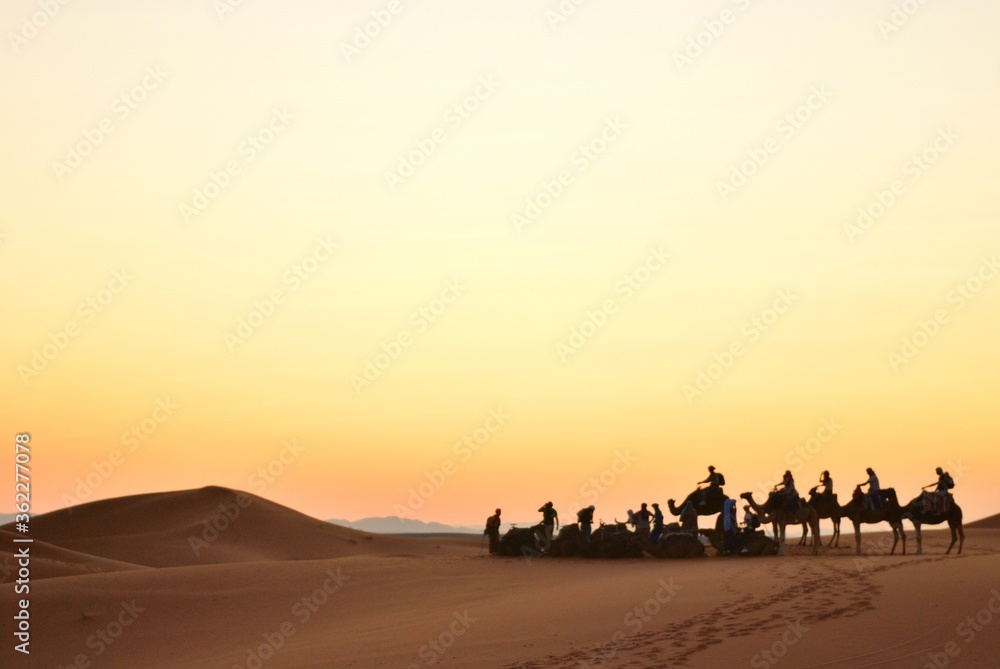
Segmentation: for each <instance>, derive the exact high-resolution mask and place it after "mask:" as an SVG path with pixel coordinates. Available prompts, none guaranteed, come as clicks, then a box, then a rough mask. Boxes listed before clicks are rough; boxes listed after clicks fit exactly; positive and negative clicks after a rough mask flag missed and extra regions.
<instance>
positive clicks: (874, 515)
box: [840, 488, 906, 555]
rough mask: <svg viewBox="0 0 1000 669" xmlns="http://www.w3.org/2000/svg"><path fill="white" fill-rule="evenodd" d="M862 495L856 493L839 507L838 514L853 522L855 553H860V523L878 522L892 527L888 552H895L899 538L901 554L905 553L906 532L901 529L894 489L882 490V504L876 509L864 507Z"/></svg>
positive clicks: (872, 523)
mask: <svg viewBox="0 0 1000 669" xmlns="http://www.w3.org/2000/svg"><path fill="white" fill-rule="evenodd" d="M864 497H865V496H864V495H857V494H855V496H854V497H853V498H852V499H851V501H850V502H848V503H847V504H845V505H844V506H842V507H840V516H841V517H842V518H849V519H850V521H851V522H852V523H854V547H855V555H861V524H862V523H865V524H868V525H877V524H878V523H883V522H885V523H889V527H891V528H892V550H890V551H889V554H890V555H892V554H893V553H895V552H896V544H897V543H899V541H900V540H902V542H903V555H906V533H905V532H904V531H903V510H902V509H901V508H900V506H899V500H898V499H897V498H896V491H895V490H894V489H893V488H886V489H884V490H883V491H882V506H881V508H878V509H865V508H864V504H863V500H864Z"/></svg>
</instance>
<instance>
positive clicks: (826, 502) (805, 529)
mask: <svg viewBox="0 0 1000 669" xmlns="http://www.w3.org/2000/svg"><path fill="white" fill-rule="evenodd" d="M816 487H819V486H816ZM816 487H814V488H812V489H811V490H810V491H809V506H811V507H812V508H814V509H816V515H817V516H818V517H819V519H820V520H823V519H824V518H829V519H830V520H832V521H833V536H831V537H830V543H828V544H827V547H830V546H834V545H836V546H837V547H839V546H840V504H839V503H838V502H837V496H836V495H817V494H816ZM808 537H809V526H808V525H807V524H805V523H803V524H802V541H800V542H799V545H800V546H802V545H804V544H805V543H806V539H807V538H808Z"/></svg>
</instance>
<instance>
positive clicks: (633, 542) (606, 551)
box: [590, 521, 642, 558]
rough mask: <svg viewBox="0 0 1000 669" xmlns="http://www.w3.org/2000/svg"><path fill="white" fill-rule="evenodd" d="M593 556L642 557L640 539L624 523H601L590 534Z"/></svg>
mask: <svg viewBox="0 0 1000 669" xmlns="http://www.w3.org/2000/svg"><path fill="white" fill-rule="evenodd" d="M590 548H591V555H592V556H593V557H602V558H623V557H642V541H641V540H640V539H639V537H638V536H637V535H636V534H635V532H632V531H630V530H629V529H628V526H627V525H626V524H625V523H620V522H618V521H615V522H614V523H609V524H605V523H601V526H600V527H598V528H597V529H596V530H594V532H593V534H591V535H590Z"/></svg>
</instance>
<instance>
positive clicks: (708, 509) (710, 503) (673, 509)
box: [667, 486, 729, 516]
mask: <svg viewBox="0 0 1000 669" xmlns="http://www.w3.org/2000/svg"><path fill="white" fill-rule="evenodd" d="M702 491H705V492H704V493H702ZM713 491H715V492H713ZM702 494H704V495H705V503H704V504H699V502H700V501H701V496H702ZM727 499H729V498H728V497H726V494H725V493H724V492H722V488H712V487H711V486H710V487H708V488H698V489H697V490H695V491H694V492H692V493H691V494H690V495H688V496H687V497H685V498H684V501H683V502H681V505H680V506H676V505H675V504H674V500H672V499H668V500H667V507H668V508H669V509H670V513H672V514H673V515H675V516H679V515H681V510H683V509H684V505H686V504H687V503H688V502H694V508H695V509H697V510H698V515H699V516H712V515H715V514H717V513H722V503H723V502H725V501H726V500H727Z"/></svg>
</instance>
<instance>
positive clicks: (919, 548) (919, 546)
mask: <svg viewBox="0 0 1000 669" xmlns="http://www.w3.org/2000/svg"><path fill="white" fill-rule="evenodd" d="M913 529H915V530H916V531H917V555H923V554H924V537H923V533H922V532H921V531H920V523H913Z"/></svg>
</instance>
